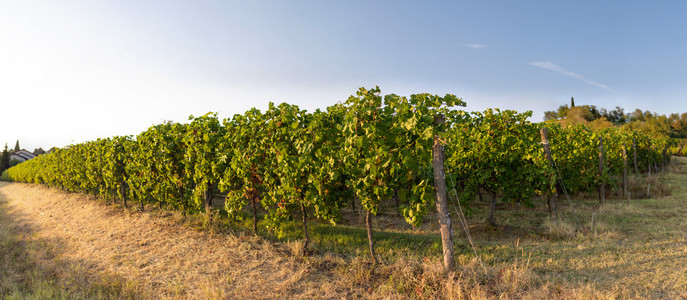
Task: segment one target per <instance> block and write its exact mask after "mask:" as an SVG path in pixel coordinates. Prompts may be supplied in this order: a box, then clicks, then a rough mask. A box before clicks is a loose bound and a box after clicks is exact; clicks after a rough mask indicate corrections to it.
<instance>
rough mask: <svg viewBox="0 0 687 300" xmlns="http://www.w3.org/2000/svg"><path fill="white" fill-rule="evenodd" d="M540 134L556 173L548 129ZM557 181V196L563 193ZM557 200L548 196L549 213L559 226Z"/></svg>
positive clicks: (555, 196)
mask: <svg viewBox="0 0 687 300" xmlns="http://www.w3.org/2000/svg"><path fill="white" fill-rule="evenodd" d="M539 133H540V134H541V143H542V146H544V154H546V159H547V160H548V161H549V164H550V165H551V168H552V169H553V170H554V171H555V170H556V165H555V164H554V163H553V157H552V156H551V147H550V146H549V137H548V135H547V132H546V127H544V128H542V129H540V130H539ZM553 176H554V177H555V176H556V175H555V174H554V175H553ZM557 179H558V178H556V192H557V194H561V193H562V192H563V191H562V189H561V186H560V184H559V183H558V180H557ZM556 198H557V195H554V196H553V197H548V196H547V200H548V201H547V202H548V204H549V212H550V213H551V218H552V219H553V222H554V223H556V224H558V205H557V203H556Z"/></svg>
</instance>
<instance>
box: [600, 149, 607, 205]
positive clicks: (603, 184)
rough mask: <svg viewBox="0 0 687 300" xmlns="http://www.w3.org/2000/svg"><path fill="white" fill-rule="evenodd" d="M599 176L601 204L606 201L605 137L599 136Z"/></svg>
mask: <svg viewBox="0 0 687 300" xmlns="http://www.w3.org/2000/svg"><path fill="white" fill-rule="evenodd" d="M599 177H601V186H600V187H599V203H600V204H601V205H603V204H604V202H605V201H606V181H605V180H604V138H603V137H599Z"/></svg>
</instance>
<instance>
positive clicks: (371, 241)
mask: <svg viewBox="0 0 687 300" xmlns="http://www.w3.org/2000/svg"><path fill="white" fill-rule="evenodd" d="M365 227H366V228H367V242H368V246H370V256H371V257H372V261H373V262H374V263H375V264H376V263H377V255H376V254H375V240H374V236H372V213H371V212H370V211H369V210H368V211H367V215H365Z"/></svg>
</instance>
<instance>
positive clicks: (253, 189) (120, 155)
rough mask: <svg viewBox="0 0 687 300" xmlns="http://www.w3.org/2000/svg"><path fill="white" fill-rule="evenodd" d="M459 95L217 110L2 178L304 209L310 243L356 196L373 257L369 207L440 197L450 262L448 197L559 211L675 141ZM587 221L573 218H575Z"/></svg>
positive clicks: (233, 215)
mask: <svg viewBox="0 0 687 300" xmlns="http://www.w3.org/2000/svg"><path fill="white" fill-rule="evenodd" d="M461 106H465V103H464V102H463V101H462V100H461V99H460V98H457V97H456V96H454V95H446V96H444V97H440V96H436V95H429V94H417V95H412V96H410V97H409V98H407V97H402V96H397V95H394V94H390V95H385V96H382V95H381V92H380V90H379V88H374V89H370V90H367V89H360V90H359V91H358V92H357V94H356V95H354V96H351V97H350V98H348V99H347V100H346V101H345V102H343V103H339V104H336V105H333V106H330V107H328V108H327V109H326V110H324V111H322V110H316V111H314V112H307V111H304V110H301V109H299V108H298V107H297V106H294V105H290V104H286V103H282V104H279V105H274V104H270V105H269V107H268V108H267V110H265V111H260V110H258V109H251V110H249V111H247V112H245V113H244V114H241V115H234V116H233V117H231V118H227V119H224V120H220V119H219V118H218V117H217V115H216V114H213V113H209V114H206V115H204V116H200V117H191V118H190V119H189V120H190V123H188V124H179V123H171V122H169V123H164V124H160V125H156V126H153V127H150V128H149V129H148V130H147V131H145V132H142V133H140V134H139V135H137V136H120V137H111V138H105V139H99V140H96V141H92V142H86V143H82V144H76V145H72V146H70V147H67V148H65V149H59V150H57V151H56V152H54V153H51V154H47V155H41V156H39V157H37V158H35V159H32V160H30V161H27V162H24V163H21V164H19V165H17V166H15V167H12V168H10V169H8V170H7V171H6V172H5V173H3V174H2V179H3V180H8V181H17V182H27V183H36V184H42V185H46V186H49V187H55V188H60V189H63V190H66V191H69V192H82V193H88V194H92V195H96V196H98V197H101V198H106V199H111V200H112V201H121V203H122V204H123V205H124V206H139V207H140V208H141V209H143V208H144V205H145V204H155V205H158V206H160V207H165V208H173V209H178V210H180V211H181V212H183V213H184V214H198V213H204V214H207V215H208V216H210V218H212V216H213V215H215V216H216V215H218V214H219V215H220V217H222V218H224V217H226V218H227V219H229V220H234V221H242V220H248V219H252V229H253V232H255V233H257V232H258V231H259V230H265V231H267V232H269V233H270V234H271V235H274V236H284V235H287V234H289V233H288V232H285V231H286V230H289V229H290V228H293V226H288V225H289V224H294V223H300V224H299V226H300V227H302V232H303V236H302V238H303V240H304V244H305V247H306V248H307V247H308V242H309V230H308V222H328V223H331V224H336V223H337V222H339V221H340V220H341V218H342V210H344V209H346V208H349V207H352V208H355V207H356V206H358V207H359V208H362V209H363V210H364V211H365V212H366V218H365V219H366V220H365V227H366V229H367V237H368V241H369V249H367V250H365V251H369V255H371V257H372V258H373V259H375V260H376V259H377V257H376V255H375V250H374V249H375V248H374V228H373V227H372V221H371V220H372V219H373V218H374V217H375V216H376V215H377V214H378V212H379V211H380V208H381V207H382V206H386V207H394V208H395V209H396V210H397V213H398V214H399V215H401V216H402V217H403V218H404V219H405V221H406V222H407V223H408V224H410V225H412V226H413V227H416V226H420V225H421V224H422V223H423V222H424V220H425V219H426V218H425V217H426V216H427V215H428V214H429V213H430V212H431V211H432V210H433V209H434V208H435V207H436V208H437V211H438V213H439V215H438V217H437V219H438V220H439V223H440V231H441V233H442V237H443V238H444V239H443V240H444V244H443V247H444V254H445V255H446V254H447V252H450V253H451V254H450V255H451V257H450V258H449V260H447V261H446V262H445V267H446V268H448V269H449V270H450V268H451V267H452V265H453V257H452V255H453V254H452V251H453V248H454V246H453V244H452V243H453V242H452V239H453V230H454V228H457V229H456V230H460V228H461V227H464V228H465V227H467V224H465V221H464V217H461V215H460V214H458V215H457V216H456V215H455V214H453V219H451V218H449V211H448V207H447V206H446V205H457V206H458V207H459V208H461V210H465V211H466V213H469V212H470V210H471V205H472V204H473V202H474V201H475V199H478V198H479V199H481V198H482V197H483V195H484V194H486V195H487V196H488V197H491V198H490V199H491V207H490V213H489V217H488V220H489V221H490V222H491V223H495V222H496V221H495V216H494V211H495V209H496V207H497V206H496V203H497V202H498V201H500V202H501V203H510V204H522V205H525V206H532V205H533V204H534V203H533V201H535V200H536V199H548V207H549V210H550V218H551V219H552V220H554V221H556V222H557V221H558V218H559V214H558V204H557V201H561V199H562V198H563V197H568V196H569V195H574V194H578V193H598V195H599V201H600V203H601V204H603V203H604V201H605V199H606V198H607V197H609V196H615V195H619V196H618V197H619V198H622V199H629V198H631V197H637V196H639V195H632V194H631V192H630V191H629V190H628V173H634V174H640V173H644V174H651V173H656V172H660V171H661V170H663V169H665V168H666V167H667V166H668V163H669V162H670V159H671V154H672V153H673V152H675V151H676V150H675V149H676V146H677V144H676V143H674V142H672V141H671V140H670V139H668V138H666V137H655V136H649V135H646V134H643V133H640V132H636V131H625V130H622V129H619V128H606V129H594V130H593V129H590V128H589V127H587V126H585V125H569V126H562V125H559V124H557V123H555V122H546V123H532V122H530V121H528V118H530V117H531V112H526V113H518V112H516V111H510V110H504V111H501V110H498V109H488V110H486V111H483V112H473V113H468V112H465V111H462V110H459V109H458V108H460V107H461ZM680 150H681V149H680ZM680 150H678V151H680ZM437 164H439V165H437ZM444 181H445V183H444ZM442 191H443V195H442ZM215 196H221V197H222V198H223V199H224V201H223V206H222V207H221V208H218V207H215V206H213V205H212V199H213V197H215ZM451 207H452V206H451ZM296 216H302V217H301V220H298V221H296ZM259 225H260V226H259ZM260 227H262V228H260ZM582 227H583V226H582V225H580V224H579V222H578V224H577V227H576V228H575V230H578V231H580V232H582V231H585V230H587V229H586V228H582ZM448 240H450V242H451V243H450V244H447V241H448ZM447 248H450V251H449V249H447Z"/></svg>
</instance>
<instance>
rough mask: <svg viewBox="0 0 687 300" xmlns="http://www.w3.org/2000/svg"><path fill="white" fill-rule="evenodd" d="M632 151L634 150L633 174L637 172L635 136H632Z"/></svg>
mask: <svg viewBox="0 0 687 300" xmlns="http://www.w3.org/2000/svg"><path fill="white" fill-rule="evenodd" d="M632 152H634V156H635V157H634V167H635V174H639V169H638V168H637V138H636V137H632Z"/></svg>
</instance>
